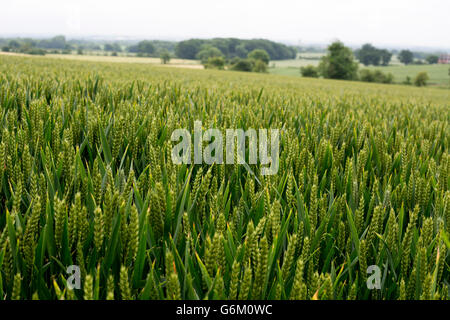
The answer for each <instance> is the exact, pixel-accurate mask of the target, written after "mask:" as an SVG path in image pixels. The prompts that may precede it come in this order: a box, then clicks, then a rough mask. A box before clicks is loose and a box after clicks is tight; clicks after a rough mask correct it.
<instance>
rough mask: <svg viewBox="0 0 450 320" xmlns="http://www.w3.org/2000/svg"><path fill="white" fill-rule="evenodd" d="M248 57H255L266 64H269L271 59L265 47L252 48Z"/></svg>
mask: <svg viewBox="0 0 450 320" xmlns="http://www.w3.org/2000/svg"><path fill="white" fill-rule="evenodd" d="M247 58H249V59H253V60H255V61H258V60H260V61H262V62H264V63H265V64H266V65H268V64H269V61H270V56H269V54H268V53H267V51H266V50H264V49H255V50H252V51H251V52H249V53H248V55H247Z"/></svg>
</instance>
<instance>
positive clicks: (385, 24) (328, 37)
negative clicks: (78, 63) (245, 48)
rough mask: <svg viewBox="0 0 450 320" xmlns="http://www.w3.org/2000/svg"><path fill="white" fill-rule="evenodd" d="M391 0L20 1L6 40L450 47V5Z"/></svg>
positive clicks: (6, 17)
mask: <svg viewBox="0 0 450 320" xmlns="http://www.w3.org/2000/svg"><path fill="white" fill-rule="evenodd" d="M391 2H392V1H389V0H380V1H379V2H378V3H377V4H376V6H374V4H373V2H368V1H355V0H347V1H342V2H340V3H334V2H333V1H331V0H318V1H315V2H314V3H288V2H287V1H286V0H279V1H277V2H276V5H274V3H273V2H272V1H262V2H261V1H256V0H250V1H247V2H245V3H240V2H238V1H237V0H231V1H229V2H227V3H226V4H225V3H216V4H215V5H214V7H213V6H211V5H210V4H209V2H207V1H206V0H194V1H193V2H190V3H189V4H187V3H181V2H178V1H176V0H169V1H166V2H164V3H152V4H148V3H139V2H137V1H136V0H129V1H128V2H127V3H126V4H121V3H119V2H115V1H111V2H107V1H106V0H100V1H96V2H95V3H90V2H87V1H86V0H78V1H75V0H72V1H69V2H66V3H59V2H57V1H53V0H43V1H40V2H39V3H35V2H33V1H31V0H17V1H15V2H14V3H8V4H6V6H5V10H4V11H3V14H2V15H1V16H2V19H0V37H11V36H15V37H31V38H47V37H52V36H55V35H64V36H65V37H66V38H67V39H93V38H96V39H97V40H108V39H115V40H116V41H119V40H130V41H131V40H143V39H148V40H167V41H180V40H185V39H191V38H199V39H209V38H239V39H256V38H263V39H269V40H272V41H277V42H282V43H285V44H289V45H295V46H311V45H313V46H314V45H316V46H325V45H327V44H329V43H330V42H332V41H333V40H336V39H338V40H340V41H342V42H343V43H345V44H346V45H349V46H352V47H356V46H360V45H362V44H364V43H371V44H373V45H375V46H378V47H385V48H391V49H397V48H398V49H399V48H408V49H416V50H417V49H420V50H446V51H448V50H450V43H445V42H447V40H446V39H447V38H448V36H447V34H446V32H448V30H449V29H450V23H449V22H448V19H447V17H446V14H447V12H449V11H450V3H439V1H438V0H429V1H423V0H416V1H406V0H399V1H396V2H395V3H391ZM107 4H108V5H107ZM173 8H176V9H177V10H174V9H173ZM323 8H328V10H323ZM438 8H439V10H438ZM287 9H289V10H287ZM230 18H231V19H230ZM230 21H232V22H233V23H230ZM417 21H419V22H420V23H418V22H417ZM355 30H358V31H357V32H355ZM430 33H432V34H433V37H430V36H429V35H430ZM398 39H401V40H398Z"/></svg>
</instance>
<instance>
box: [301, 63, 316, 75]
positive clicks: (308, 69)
mask: <svg viewBox="0 0 450 320" xmlns="http://www.w3.org/2000/svg"><path fill="white" fill-rule="evenodd" d="M300 73H301V74H302V76H303V77H308V78H318V77H319V71H318V70H317V68H316V67H314V66H313V65H307V66H304V67H300Z"/></svg>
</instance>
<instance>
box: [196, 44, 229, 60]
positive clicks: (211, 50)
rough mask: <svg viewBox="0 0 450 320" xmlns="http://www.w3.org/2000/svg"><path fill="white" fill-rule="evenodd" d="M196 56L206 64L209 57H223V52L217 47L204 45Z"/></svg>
mask: <svg viewBox="0 0 450 320" xmlns="http://www.w3.org/2000/svg"><path fill="white" fill-rule="evenodd" d="M195 57H196V58H197V59H199V60H200V61H201V62H202V64H206V63H207V62H208V59H209V58H214V57H223V53H222V52H221V51H220V50H219V49H217V48H216V47H212V46H210V45H204V46H203V49H202V50H200V51H199V52H198V53H197V55H196V56H195Z"/></svg>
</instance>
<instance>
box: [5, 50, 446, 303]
mask: <svg viewBox="0 0 450 320" xmlns="http://www.w3.org/2000/svg"><path fill="white" fill-rule="evenodd" d="M449 101H450V99H449V93H448V91H446V90H439V89H433V88H420V89H419V88H414V87H407V86H400V85H398V86H392V85H375V84H366V83H360V82H346V81H330V80H323V79H302V78H294V77H284V76H277V75H266V74H252V73H241V72H231V71H215V70H189V69H181V68H180V69H178V68H165V67H162V66H157V65H152V64H142V63H140V64H134V63H114V64H113V63H107V62H97V61H76V60H67V59H51V58H47V57H43V58H30V57H18V56H6V55H1V56H0V124H1V127H0V128H1V130H0V184H1V186H0V206H1V209H0V212H1V213H0V299H31V298H33V299H76V300H91V299H209V300H210V299H236V298H238V299H244V300H245V299H339V300H342V299H360V300H366V299H386V300H388V299H389V300H390V299H402V300H403V299H411V300H418V299H448V288H449V282H448V279H449V275H450V270H449V262H450V255H449V250H448V249H449V248H450V242H449V237H450V211H449V209H450V191H449V186H450V174H449V173H450V154H449V143H450V140H449V139H450V135H449V126H448V125H449V120H450V115H449V113H448V109H449ZM195 120H201V121H202V123H203V126H204V129H206V128H218V129H220V130H222V131H224V130H225V129H227V128H232V129H235V128H243V129H244V130H247V129H248V128H256V129H258V128H262V129H265V128H272V129H280V130H281V132H280V135H281V136H280V159H279V166H280V167H279V171H278V173H277V174H275V175H272V176H262V175H261V174H260V172H261V164H255V165H253V164H252V165H249V166H248V167H244V166H242V165H238V164H235V165H220V164H213V165H207V164H201V165H200V164H198V165H188V164H182V165H176V164H174V163H173V162H172V159H171V150H172V146H173V144H174V143H173V142H171V140H170V137H171V133H172V132H173V131H174V130H175V129H178V128H187V129H188V130H190V131H192V130H193V123H194V121H195ZM248 168H250V169H251V171H252V172H254V173H255V174H256V175H253V174H251V173H250V172H249V171H247V169H248ZM71 265H76V266H78V267H79V270H80V277H81V288H79V289H78V288H77V289H72V288H71V287H70V286H69V284H70V282H68V280H69V276H70V273H68V272H67V267H69V266H71ZM373 265H374V266H377V267H378V268H380V271H381V275H382V278H381V279H380V280H381V288H380V289H379V290H370V289H369V288H368V286H367V285H366V279H367V277H368V274H367V268H368V267H369V266H373Z"/></svg>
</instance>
